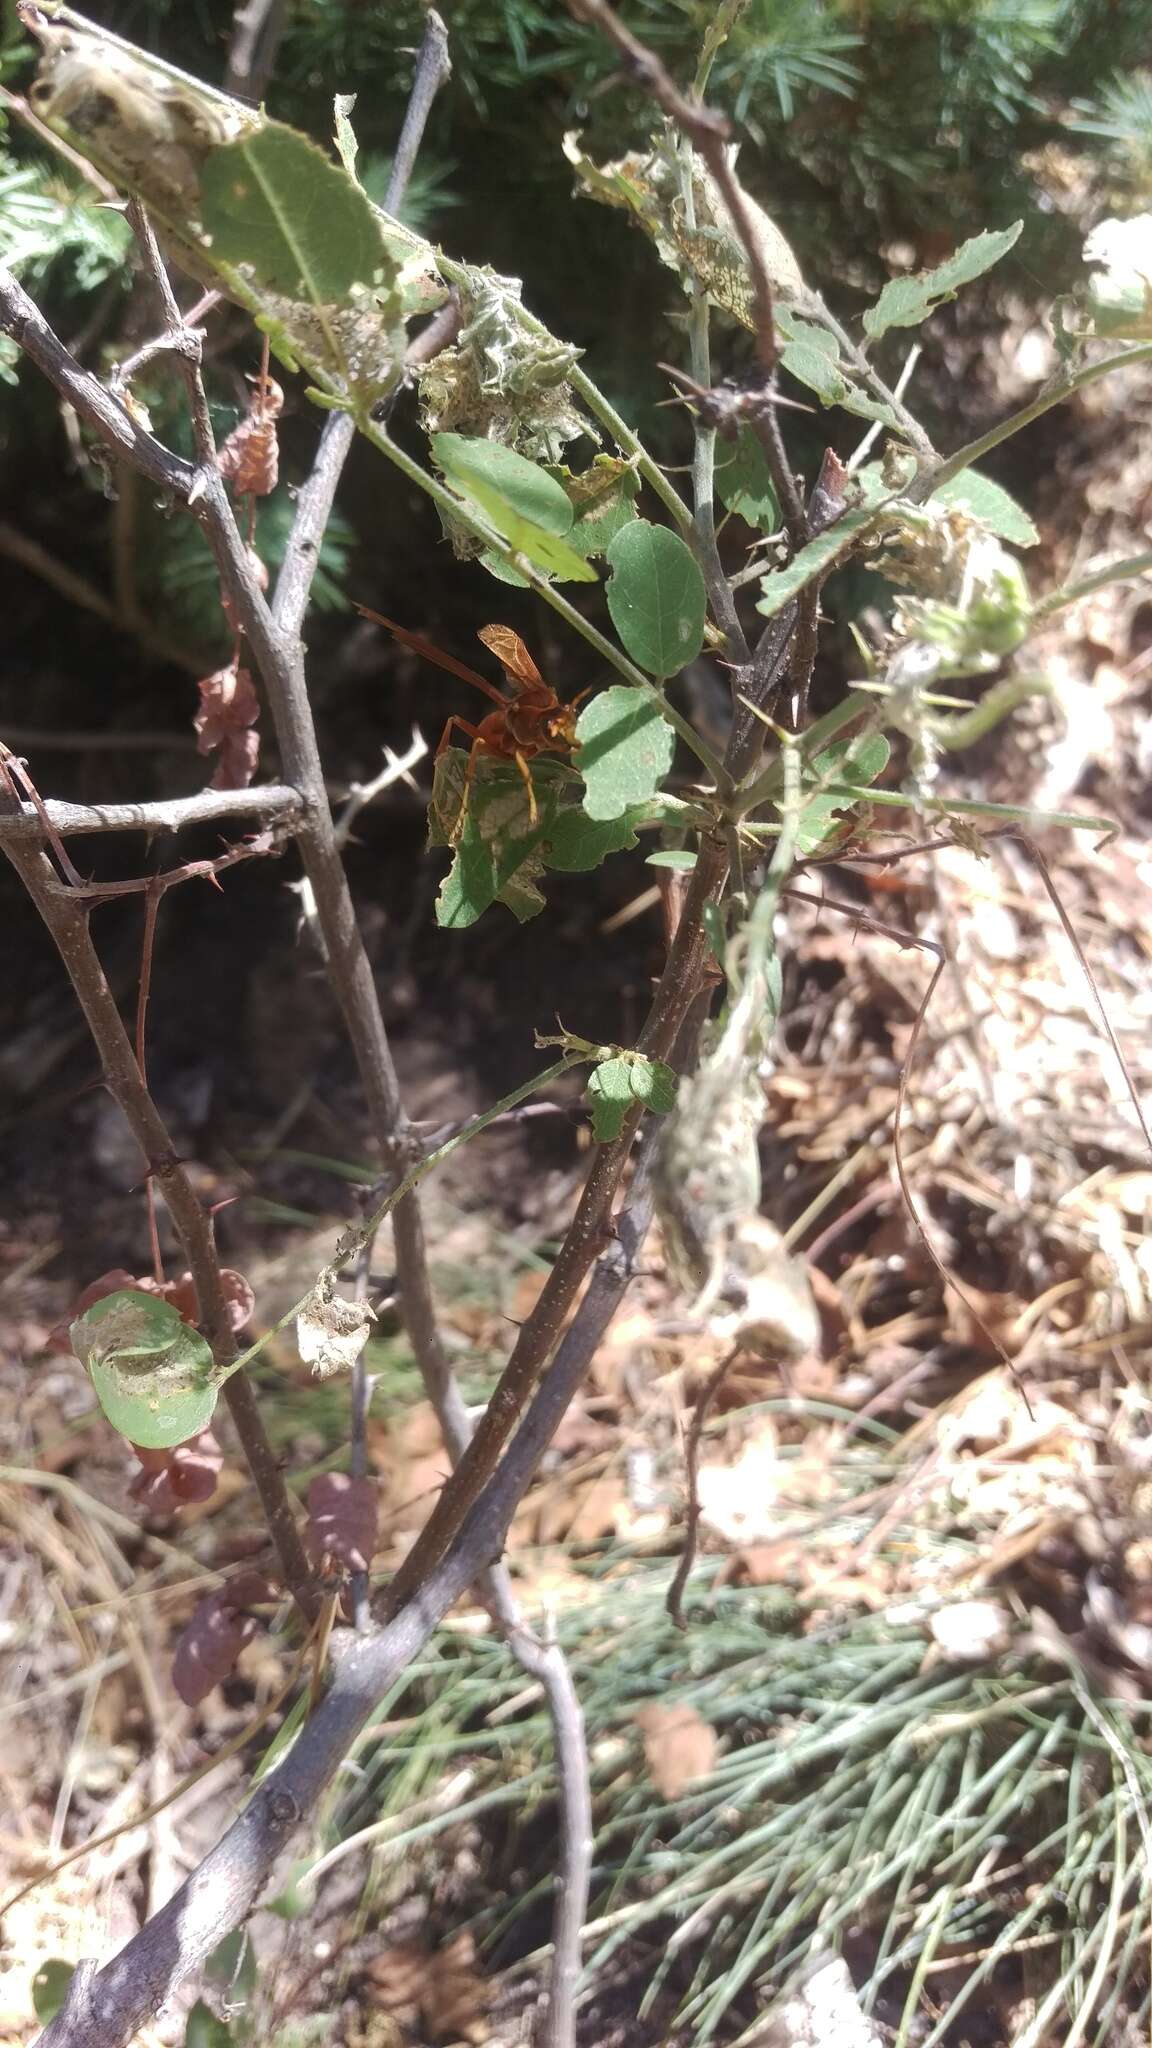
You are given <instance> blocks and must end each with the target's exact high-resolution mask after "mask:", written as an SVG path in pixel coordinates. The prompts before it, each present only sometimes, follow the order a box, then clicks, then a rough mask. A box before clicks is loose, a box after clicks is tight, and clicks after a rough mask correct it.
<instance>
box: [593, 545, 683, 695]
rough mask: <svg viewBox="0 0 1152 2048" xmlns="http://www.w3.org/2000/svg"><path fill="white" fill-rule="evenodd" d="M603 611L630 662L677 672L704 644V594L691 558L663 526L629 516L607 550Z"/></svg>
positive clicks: (663, 673)
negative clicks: (608, 578)
mask: <svg viewBox="0 0 1152 2048" xmlns="http://www.w3.org/2000/svg"><path fill="white" fill-rule="evenodd" d="M608 566H609V568H610V569H611V571H612V577H611V581H610V582H609V585H608V610H609V612H610V613H611V615H612V624H613V625H614V626H615V628H616V631H617V633H618V634H619V635H620V639H621V641H622V643H623V645H624V647H625V648H626V649H627V651H628V653H629V654H630V655H631V657H632V659H633V661H634V662H636V663H637V665H638V666H639V667H640V668H642V669H646V670H647V671H648V674H649V675H653V676H674V675H678V674H679V672H680V670H681V669H682V668H683V667H684V665H685V663H686V662H689V661H695V659H696V656H697V655H698V654H699V652H700V649H701V647H702V646H703V644H704V616H705V612H706V610H707V597H706V595H705V591H704V578H703V576H702V575H701V574H700V570H699V567H698V566H697V562H696V558H695V556H694V555H693V554H692V552H691V550H690V549H689V548H688V547H687V546H686V545H685V543H684V542H683V541H682V540H681V539H680V536H679V534H676V533H672V532H671V531H670V530H669V528H668V527H666V526H652V525H651V524H650V523H649V521H648V520H647V519H634V520H633V521H632V523H631V525H629V526H626V527H625V528H624V530H623V532H622V533H618V534H617V535H616V538H615V540H614V541H613V542H612V545H611V547H610V548H609V550H608Z"/></svg>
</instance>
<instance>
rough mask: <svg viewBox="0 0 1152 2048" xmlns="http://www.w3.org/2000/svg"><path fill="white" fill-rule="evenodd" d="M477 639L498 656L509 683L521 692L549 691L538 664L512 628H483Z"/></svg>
mask: <svg viewBox="0 0 1152 2048" xmlns="http://www.w3.org/2000/svg"><path fill="white" fill-rule="evenodd" d="M476 637H477V639H478V640H481V641H483V643H484V645H485V647H487V648H488V650H489V652H490V653H492V654H494V655H495V656H496V659H497V661H498V662H499V663H500V666H501V668H502V669H503V671H504V673H505V675H506V676H507V678H508V681H509V682H510V683H512V684H514V685H515V686H516V688H517V689H521V690H547V688H548V685H547V683H546V682H545V681H544V678H543V676H542V675H541V673H540V671H539V669H538V668H537V666H536V663H535V662H534V661H533V659H532V656H531V655H530V654H529V652H528V649H527V648H526V647H525V645H524V642H523V641H522V640H521V638H520V635H519V633H514V632H513V631H512V628H511V626H481V628H480V631H479V633H478V634H477V636H476Z"/></svg>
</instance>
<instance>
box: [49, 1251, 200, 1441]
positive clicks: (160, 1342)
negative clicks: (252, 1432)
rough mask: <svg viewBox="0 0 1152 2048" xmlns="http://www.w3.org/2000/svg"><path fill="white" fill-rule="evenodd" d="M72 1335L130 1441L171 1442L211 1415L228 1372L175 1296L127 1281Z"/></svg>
mask: <svg viewBox="0 0 1152 2048" xmlns="http://www.w3.org/2000/svg"><path fill="white" fill-rule="evenodd" d="M69 1336H70V1339H71V1344H72V1349H73V1351H74V1352H75V1354H76V1356H77V1358H78V1359H79V1360H80V1362H81V1364H82V1365H84V1366H86V1367H87V1370H88V1375H89V1377H90V1379H91V1381H92V1385H93V1387H94V1388H95V1390H96V1399H97V1400H98V1401H99V1403H100V1406H101V1408H102V1409H103V1410H104V1413H105V1415H106V1416H107V1417H108V1420H109V1422H110V1423H111V1424H112V1427H113V1429H118V1430H119V1431H120V1434H121V1436H126V1437H127V1438H128V1441H129V1443H133V1444H140V1445H142V1446H143V1447H144V1448H145V1449H147V1450H163V1449H165V1448H167V1447H168V1446H169V1445H171V1444H182V1443H184V1442H185V1441H186V1439H187V1438H188V1437H190V1436H195V1435H196V1433H197V1431H198V1430H201V1429H205V1428H206V1427H207V1425H208V1423H209V1422H210V1421H211V1419H212V1412H213V1409H214V1408H215V1406H216V1391H217V1388H218V1386H219V1384H220V1381H221V1379H222V1378H224V1377H225V1376H226V1375H224V1374H222V1373H221V1372H220V1370H219V1368H218V1367H217V1365H216V1363H215V1360H214V1359H213V1357H212V1353H211V1351H210V1350H209V1348H208V1345H207V1344H206V1343H205V1341H204V1338H203V1337H202V1336H201V1335H200V1332H199V1331H198V1330H193V1329H191V1328H190V1327H189V1325H188V1324H187V1323H185V1322H182V1321H181V1319H180V1317H179V1316H178V1315H177V1313H176V1310H175V1309H174V1308H173V1307H172V1305H171V1303H170V1302H167V1301H160V1300H159V1299H157V1297H156V1296H155V1295H151V1294H141V1293H137V1292H135V1291H134V1290H131V1289H128V1288H124V1289H122V1290H121V1291H120V1292H119V1293H117V1294H108V1295H105V1297H104V1299H103V1300H102V1301H96V1302H93V1304H92V1307H91V1308H90V1309H87V1310H86V1311H85V1313H84V1314H83V1315H82V1316H80V1317H79V1318H78V1320H77V1321H76V1322H74V1323H73V1324H72V1327H71V1330H70V1332H69Z"/></svg>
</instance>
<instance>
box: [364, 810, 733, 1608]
mask: <svg viewBox="0 0 1152 2048" xmlns="http://www.w3.org/2000/svg"><path fill="white" fill-rule="evenodd" d="M726 871H727V852H726V849H725V848H724V846H723V843H722V842H721V841H719V840H712V839H709V840H706V841H705V842H704V843H703V845H702V846H701V849H700V854H699V858H698V859H697V862H696V866H695V868H694V870H693V873H692V877H691V882H690V885H689V891H688V895H687V898H686V902H685V910H684V914H683V916H682V918H681V920H680V923H679V925H678V927H677V930H676V936H675V938H674V940H673V942H672V947H671V950H670V952H669V955H668V961H667V965H666V966H665V969H664V973H663V975H662V976H661V979H660V984H659V987H658V988H657V991H656V995H655V998H654V1000H653V1003H652V1008H651V1010H650V1011H649V1015H648V1019H647V1022H646V1024H645V1026H644V1030H643V1031H642V1033H641V1035H640V1041H639V1049H640V1051H641V1052H645V1053H648V1054H649V1055H650V1056H652V1057H653V1058H656V1059H667V1058H668V1055H669V1053H670V1052H671V1050H672V1047H673V1046H674V1044H675V1042H676V1038H677V1036H678V1034H679V1031H680V1028H681V1026H682V1024H683V1022H684V1019H685V1017H686V1016H687V1014H688V1011H689V1010H690V1008H691V1006H692V1004H693V1002H694V1000H695V997H696V993H697V990H698V989H699V987H700V985H701V981H702V978H703V973H704V966H705V960H706V957H707V940H706V937H705V931H704V912H705V907H706V906H707V905H708V904H710V903H712V902H713V901H714V900H715V899H716V897H717V895H718V894H719V890H720V887H721V884H722V882H723V879H724V876H725V873H726ZM640 1120H641V1111H640V1108H639V1106H637V1108H636V1109H635V1110H633V1111H632V1112H631V1113H630V1114H629V1115H628V1116H627V1117H626V1118H625V1120H624V1125H623V1128H622V1130H621V1133H620V1136H619V1137H618V1138H617V1139H615V1140H614V1141H613V1142H612V1143H610V1144H604V1145H599V1146H597V1148H596V1154H595V1157H594V1159H593V1162H592V1167H591V1171H590V1172H589V1175H588V1179H587V1181H586V1182H585V1185H584V1191H583V1193H582V1195H581V1197H580V1201H579V1204H578V1205H577V1209H576V1214H575V1216H574V1217H573V1219H572V1222H571V1224H570V1225H569V1227H568V1231H567V1234H566V1236H565V1238H564V1242H563V1244H562V1245H561V1247H560V1250H559V1252H558V1254H557V1256H556V1259H555V1262H554V1264H553V1266H552V1269H551V1271H550V1273H549V1275H548V1278H547V1280H546V1282H545V1284H544V1288H543V1290H542V1292H541V1294H540V1297H539V1300H538V1301H537V1303H536V1305H535V1307H534V1308H533V1309H532V1311H531V1313H530V1314H529V1315H528V1316H527V1317H526V1319H525V1321H524V1323H523V1325H522V1327H521V1330H520V1335H519V1338H518V1339H517V1342H516V1344H515V1345H514V1347H513V1350H512V1354H511V1357H510V1358H509V1360H508V1363H507V1365H506V1366H505V1368H504V1371H503V1373H502V1374H501V1376H500V1379H499V1381H498V1383H497V1385H496V1388H495V1391H494V1392H493V1394H492V1396H491V1399H490V1400H489V1403H488V1406H487V1408H486V1409H485V1411H484V1414H483V1416H482V1418H481V1420H480V1423H479V1425H478V1427H477V1429H476V1432H475V1435H474V1436H473V1437H472V1440H471V1442H470V1443H469V1445H468V1448H467V1450H466V1451H465V1453H464V1456H463V1457H462V1458H461V1460H460V1463H459V1465H458V1466H457V1468H456V1470H455V1472H454V1473H453V1474H452V1477H451V1479H450V1480H449V1482H448V1484H447V1486H446V1487H445V1488H444V1491H443V1493H442V1494H441V1496H440V1499H439V1500H438V1502H437V1504H436V1507H435V1508H434V1509H433V1512H432V1514H431V1515H430V1517H429V1519H428V1521H427V1522H426V1523H425V1525H424V1528H423V1529H422V1530H421V1532H420V1535H419V1536H418V1537H417V1538H416V1541H415V1543H414V1544H413V1546H412V1548H411V1550H410V1551H409V1552H408V1555H407V1557H405V1558H404V1559H403V1561H402V1563H401V1564H400V1566H399V1569H398V1570H397V1572H396V1576H395V1578H394V1579H393V1581H392V1584H391V1586H390V1587H389V1592H388V1598H389V1606H390V1611H391V1612H395V1611H396V1609H397V1608H398V1607H399V1606H400V1605H401V1604H402V1603H403V1601H405V1600H406V1599H407V1598H409V1596H410V1595H411V1593H412V1591H413V1588H414V1587H416V1586H418V1585H419V1584H420V1582H421V1579H422V1576H423V1574H424V1573H425V1572H427V1571H428V1570H429V1569H430V1567H431V1566H432V1565H433V1564H434V1563H435V1562H436V1560H437V1559H438V1558H439V1557H441V1556H443V1554H444V1551H445V1550H446V1549H447V1547H448V1544H449V1543H450V1542H451V1540H452V1538H453V1536H454V1534H455V1532H456V1530H457V1529H458V1528H459V1527H460V1525H461V1523H462V1521H463V1519H464V1516H465V1514H466V1513H467V1511H468V1509H469V1508H470V1507H471V1505H472V1503H473V1501H475V1499H476V1498H477V1496H478V1494H479V1493H480V1490H481V1488H482V1487H483V1485H484V1483H485V1481H486V1480H487V1478H488V1477H489V1475H490V1473H491V1472H492V1471H493V1470H494V1468H495V1466H496V1463H497V1460H498V1458H499V1456H500V1453H501V1451H502V1449H503V1447H504V1445H505V1444H506V1443H507V1441H508V1438H509V1436H510V1435H511V1432H512V1430H513V1429H514V1428H515V1425H516V1422H517V1419H518V1417H519V1415H520V1413H521V1411H522V1409H523V1407H524V1404H525V1402H526V1400H527V1399H528V1397H529V1395H530V1393H531V1391H532V1388H533V1386H534V1385H535V1383H536V1380H537V1379H538V1378H539V1375H540V1372H541V1369H542V1368H543V1366H544V1365H545V1363H546V1361H547V1360H548V1358H549V1357H550V1356H551V1354H552V1351H553V1349H554V1347H555V1345H556V1343H557V1341H558V1339H559V1337H560V1334H561V1331H562V1330H563V1327H564V1322H565V1319H566V1317H567V1315H568V1312H569V1310H570V1308H571V1306H572V1303H573V1301H574V1300H575V1298H576V1294H577V1292H578V1290H579V1288H580V1285H581V1283H582V1282H583V1280H584V1277H585V1275H586V1274H587V1272H588V1269H589V1267H590V1266H591V1264H592V1262H593V1260H594V1259H595V1258H596V1256H597V1253H598V1252H599V1251H600V1250H601V1249H602V1248H603V1244H604V1241H605V1239H606V1238H607V1237H608V1236H609V1235H610V1232H611V1229H612V1205H613V1202H614V1200H615V1197H616V1193H617V1190H618V1188H619V1185H620V1181H621V1178H622V1176H623V1174H624V1170H625V1167H626V1166H627V1163H628V1158H629V1155H630V1153H631V1150H632V1143H633V1140H634V1138H635V1135H636V1131H637V1128H638V1126H639V1124H640Z"/></svg>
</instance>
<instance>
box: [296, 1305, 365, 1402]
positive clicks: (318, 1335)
mask: <svg viewBox="0 0 1152 2048" xmlns="http://www.w3.org/2000/svg"><path fill="white" fill-rule="evenodd" d="M375 1320H376V1318H375V1315H374V1313H373V1311H372V1309H370V1308H369V1306H368V1304H367V1302H364V1301H346V1300H345V1298H344V1296H343V1295H340V1294H336V1293H335V1292H334V1291H333V1288H332V1283H331V1281H321V1282H320V1283H319V1285H317V1286H316V1287H314V1288H313V1290H312V1292H311V1294H310V1295H309V1296H308V1299H307V1301H306V1302H305V1304H304V1307H303V1308H302V1309H301V1310H300V1313H299V1315H298V1316H297V1318H296V1348H297V1350H298V1351H299V1353H300V1362H301V1364H302V1365H310V1366H311V1368H312V1372H313V1375H314V1377H315V1378H316V1379H318V1380H325V1379H328V1378H330V1377H331V1375H332V1374H333V1373H337V1372H351V1370H352V1367H353V1366H354V1365H355V1363H356V1360H357V1359H358V1358H359V1356H360V1353H361V1352H362V1351H363V1349H364V1346H365V1344H366V1343H367V1342H368V1339H369V1337H370V1336H371V1334H372V1325H373V1323H374V1322H375Z"/></svg>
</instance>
